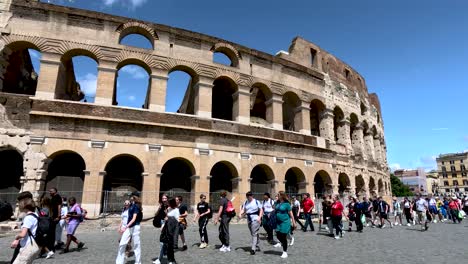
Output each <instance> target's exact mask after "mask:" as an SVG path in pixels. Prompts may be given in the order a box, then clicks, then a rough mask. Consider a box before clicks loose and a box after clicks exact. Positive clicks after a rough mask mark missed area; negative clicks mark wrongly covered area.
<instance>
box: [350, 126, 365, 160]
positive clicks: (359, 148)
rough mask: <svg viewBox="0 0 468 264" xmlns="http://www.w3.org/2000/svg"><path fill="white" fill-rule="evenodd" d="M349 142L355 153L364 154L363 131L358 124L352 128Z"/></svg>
mask: <svg viewBox="0 0 468 264" xmlns="http://www.w3.org/2000/svg"><path fill="white" fill-rule="evenodd" d="M351 144H352V146H353V150H354V154H355V155H361V156H362V155H363V154H364V133H363V131H362V127H361V126H359V125H358V126H356V127H355V128H354V131H353V135H352V138H351Z"/></svg>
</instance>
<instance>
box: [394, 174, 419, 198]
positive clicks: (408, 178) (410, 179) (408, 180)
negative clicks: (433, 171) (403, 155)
mask: <svg viewBox="0 0 468 264" xmlns="http://www.w3.org/2000/svg"><path fill="white" fill-rule="evenodd" d="M393 174H394V175H395V176H396V177H398V178H399V179H400V181H401V182H403V184H405V185H407V186H408V187H409V189H410V190H411V191H412V192H413V193H415V194H416V193H426V192H427V186H426V184H427V183H426V172H425V171H424V169H423V168H417V169H414V170H395V171H394V172H393Z"/></svg>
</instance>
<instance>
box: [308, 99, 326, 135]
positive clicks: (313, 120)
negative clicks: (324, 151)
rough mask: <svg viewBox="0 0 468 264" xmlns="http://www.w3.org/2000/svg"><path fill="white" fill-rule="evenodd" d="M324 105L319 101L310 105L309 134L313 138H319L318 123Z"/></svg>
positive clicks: (314, 101)
mask: <svg viewBox="0 0 468 264" xmlns="http://www.w3.org/2000/svg"><path fill="white" fill-rule="evenodd" d="M323 110H325V105H324V104H323V103H322V102H321V101H320V100H317V99H315V100H313V101H312V102H311V103H310V132H311V134H312V135H313V136H317V137H320V122H321V120H322V113H323Z"/></svg>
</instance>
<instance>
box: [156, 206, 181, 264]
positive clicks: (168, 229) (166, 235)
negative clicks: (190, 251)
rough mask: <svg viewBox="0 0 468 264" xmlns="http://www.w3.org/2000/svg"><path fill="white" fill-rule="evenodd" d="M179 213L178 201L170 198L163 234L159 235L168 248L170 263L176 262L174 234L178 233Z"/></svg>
mask: <svg viewBox="0 0 468 264" xmlns="http://www.w3.org/2000/svg"><path fill="white" fill-rule="evenodd" d="M178 215H179V212H178V208H177V202H176V200H175V199H170V200H169V208H168V212H167V216H166V218H165V219H164V227H163V229H162V230H161V235H160V237H159V241H160V242H162V243H163V244H164V247H165V248H166V249H167V261H168V262H169V264H172V263H175V262H176V261H175V256H174V236H175V235H176V234H178V226H179V217H178ZM157 261H159V260H157ZM156 263H158V262H156ZM159 263H160V262H159Z"/></svg>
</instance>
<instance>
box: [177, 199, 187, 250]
mask: <svg viewBox="0 0 468 264" xmlns="http://www.w3.org/2000/svg"><path fill="white" fill-rule="evenodd" d="M175 199H176V202H177V206H178V208H179V213H180V216H179V230H178V231H179V234H178V235H175V237H174V249H175V250H178V249H179V246H178V244H179V243H178V242H179V236H180V240H182V251H185V250H187V244H186V243H185V234H184V230H185V229H187V216H188V208H187V205H185V204H182V201H183V197H182V196H180V195H179V196H176V198H175Z"/></svg>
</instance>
